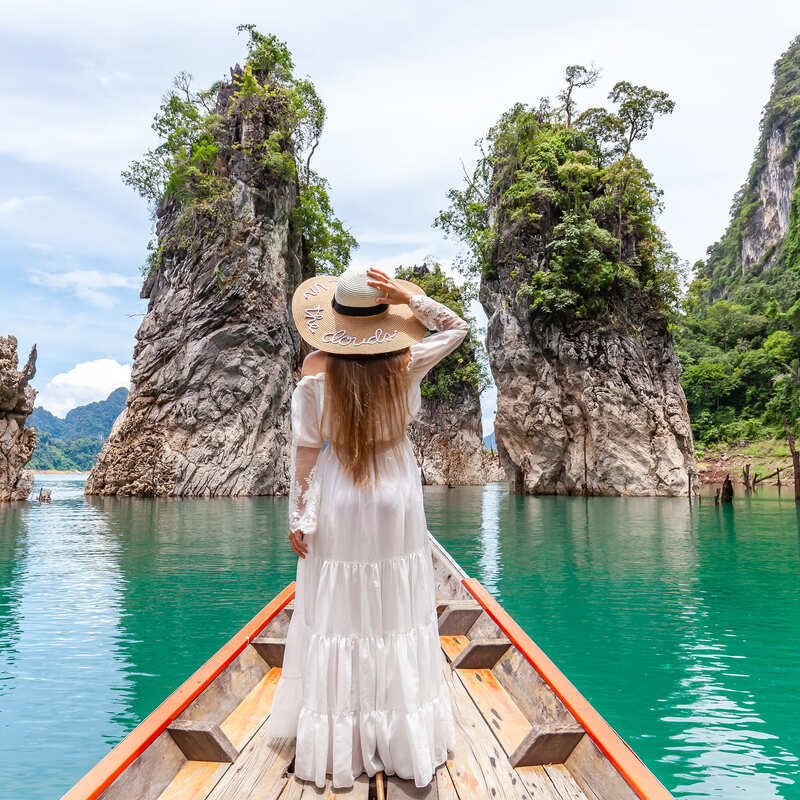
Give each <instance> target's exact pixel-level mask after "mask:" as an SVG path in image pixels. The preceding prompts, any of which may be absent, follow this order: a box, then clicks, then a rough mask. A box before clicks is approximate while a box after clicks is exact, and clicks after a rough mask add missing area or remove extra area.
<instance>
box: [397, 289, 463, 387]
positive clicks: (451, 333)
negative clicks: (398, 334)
mask: <svg viewBox="0 0 800 800" xmlns="http://www.w3.org/2000/svg"><path fill="white" fill-rule="evenodd" d="M408 307H409V308H410V309H411V310H412V311H413V312H414V316H415V317H416V318H417V319H418V320H420V322H422V324H423V325H424V326H425V327H426V328H428V330H434V331H436V332H435V333H433V334H431V335H430V336H426V337H425V338H424V339H423V340H422V341H420V342H416V343H415V344H412V345H411V360H410V361H409V364H408V370H409V372H412V373H414V374H415V376H417V377H418V378H419V379H420V380H421V379H422V377H423V376H424V375H425V373H427V372H428V371H429V370H430V369H431V367H433V366H435V365H436V364H437V363H438V362H439V361H441V360H442V359H443V358H444V357H445V356H446V355H447V354H448V353H452V352H453V350H455V349H456V348H457V347H458V346H459V345H460V344H461V342H463V341H464V339H466V338H467V334H468V333H469V325H468V324H467V322H466V321H465V320H463V319H461V317H459V316H458V314H456V312H455V311H453V310H452V309H450V308H448V307H447V306H446V305H444V303H440V302H439V301H438V300H434V299H433V298H432V297H428V295H426V294H413V295H411V297H410V299H409V301H408Z"/></svg>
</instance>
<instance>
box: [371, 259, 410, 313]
mask: <svg viewBox="0 0 800 800" xmlns="http://www.w3.org/2000/svg"><path fill="white" fill-rule="evenodd" d="M367 277H368V278H372V280H368V281H367V283H368V284H369V285H370V286H375V287H376V288H377V289H378V290H379V291H380V292H381V296H380V297H378V299H377V300H376V301H375V302H377V303H389V304H395V303H407V302H408V301H409V299H410V298H411V292H409V291H408V289H406V288H405V287H404V286H401V285H400V284H399V283H397V281H395V279H394V278H390V277H389V276H388V275H387V274H386V273H385V272H383V270H380V269H378V268H377V267H367Z"/></svg>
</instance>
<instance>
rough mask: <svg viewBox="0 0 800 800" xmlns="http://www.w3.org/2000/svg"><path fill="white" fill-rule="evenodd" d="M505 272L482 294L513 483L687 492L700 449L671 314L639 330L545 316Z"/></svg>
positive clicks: (549, 489)
mask: <svg viewBox="0 0 800 800" xmlns="http://www.w3.org/2000/svg"><path fill="white" fill-rule="evenodd" d="M499 276H500V277H498V278H495V279H494V280H486V279H484V282H483V284H482V286H481V294H480V299H481V302H482V304H483V306H484V308H485V309H486V313H487V314H488V316H489V324H488V328H487V348H488V350H489V359H490V363H491V366H492V373H493V375H494V379H495V383H496V384H497V417H496V419H495V435H496V439H497V450H498V453H499V455H500V461H501V463H502V464H503V466H504V468H505V470H506V476H507V479H508V480H509V481H511V482H512V485H513V487H514V489H515V491H517V492H520V493H527V494H573V495H574V494H589V495H680V494H687V492H688V490H689V486H690V481H691V485H692V486H695V485H696V480H697V479H696V469H695V464H694V447H693V443H692V432H691V427H690V425H689V415H688V409H687V406H686V399H685V397H684V394H683V389H682V388H681V385H680V382H679V375H680V365H679V363H678V361H677V359H676V357H675V354H674V352H673V349H672V342H671V339H670V336H669V333H668V331H667V329H666V323H665V321H664V320H663V319H659V318H651V319H645V320H643V321H642V323H641V327H640V329H639V334H638V335H632V334H624V333H621V332H615V331H608V330H603V329H602V328H601V327H600V326H599V325H597V324H593V323H584V324H582V325H573V326H560V325H555V324H547V323H542V322H540V321H537V320H536V319H535V318H534V317H533V315H531V313H530V312H529V311H527V309H526V308H525V306H524V304H520V303H515V302H514V301H513V291H512V287H511V286H510V285H508V284H506V283H505V282H504V280H503V277H502V271H500V272H499ZM509 296H510V297H511V298H512V299H511V300H509Z"/></svg>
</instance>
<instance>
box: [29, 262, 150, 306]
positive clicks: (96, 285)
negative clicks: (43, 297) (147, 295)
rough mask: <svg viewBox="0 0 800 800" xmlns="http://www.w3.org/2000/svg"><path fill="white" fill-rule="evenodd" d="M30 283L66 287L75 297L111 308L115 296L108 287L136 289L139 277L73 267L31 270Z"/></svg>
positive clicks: (138, 284)
mask: <svg viewBox="0 0 800 800" xmlns="http://www.w3.org/2000/svg"><path fill="white" fill-rule="evenodd" d="M29 277H30V281H31V283H34V284H36V285H37V286H46V287H48V288H50V289H67V290H69V291H71V292H72V293H73V294H74V295H75V296H76V297H78V298H80V299H81V300H86V302H88V303H91V304H92V305H95V306H100V308H111V306H113V305H114V304H115V303H116V302H117V298H116V297H115V296H114V295H113V294H110V293H109V291H108V290H109V289H138V288H139V286H140V285H141V279H140V278H133V277H130V276H129V275H120V274H119V273H118V272H100V271H98V270H91V269H74V270H71V271H69V272H45V271H43V270H31V271H30V273H29Z"/></svg>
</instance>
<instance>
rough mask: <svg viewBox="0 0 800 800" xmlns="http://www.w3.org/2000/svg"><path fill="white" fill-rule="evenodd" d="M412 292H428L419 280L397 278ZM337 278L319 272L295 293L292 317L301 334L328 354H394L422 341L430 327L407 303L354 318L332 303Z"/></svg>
mask: <svg viewBox="0 0 800 800" xmlns="http://www.w3.org/2000/svg"><path fill="white" fill-rule="evenodd" d="M394 280H395V281H396V282H397V283H399V284H400V285H401V286H404V287H405V288H406V289H408V290H409V291H410V292H411V293H412V294H425V292H424V291H423V290H422V289H421V288H420V287H419V286H417V284H416V283H412V282H411V281H407V280H403V279H402V278H394ZM337 281H338V278H337V276H335V275H317V276H316V277H314V278H309V279H308V280H305V281H303V282H302V283H301V284H300V285H299V286H298V287H297V289H295V292H294V295H293V296H292V317H293V318H294V324H295V325H296V326H297V330H298V332H299V333H300V336H301V337H302V338H303V339H304V340H305V341H306V342H308V343H309V344H310V345H311V346H312V347H314V348H316V349H317V350H323V351H324V352H326V353H344V354H354V355H364V354H368V355H369V354H373V353H391V352H393V351H395V350H402V349H403V348H405V347H410V346H411V345H412V344H415V343H416V342H419V341H421V340H422V339H423V338H424V336H425V334H426V333H427V328H426V327H425V326H424V325H423V324H422V323H421V322H420V321H419V320H418V319H417V318H416V317H415V316H414V312H413V311H412V310H411V309H410V308H409V307H408V306H407V305H406V304H405V303H392V304H390V305H389V307H388V308H387V309H386V310H385V311H382V312H381V313H380V314H375V315H374V316H368V317H353V316H349V315H347V314H340V313H339V312H338V311H335V310H334V308H333V306H332V305H331V301H332V299H333V293H334V290H335V289H336V283H337Z"/></svg>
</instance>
